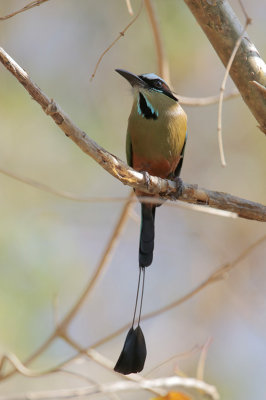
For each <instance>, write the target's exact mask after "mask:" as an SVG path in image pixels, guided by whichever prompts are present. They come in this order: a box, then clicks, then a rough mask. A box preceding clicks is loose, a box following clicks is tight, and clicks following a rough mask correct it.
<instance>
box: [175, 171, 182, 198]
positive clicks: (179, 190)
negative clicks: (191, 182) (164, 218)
mask: <svg viewBox="0 0 266 400" xmlns="http://www.w3.org/2000/svg"><path fill="white" fill-rule="evenodd" d="M174 181H175V183H176V192H175V193H174V197H175V199H178V197H180V196H182V193H183V181H182V179H181V178H180V177H179V176H177V177H175V179H174Z"/></svg>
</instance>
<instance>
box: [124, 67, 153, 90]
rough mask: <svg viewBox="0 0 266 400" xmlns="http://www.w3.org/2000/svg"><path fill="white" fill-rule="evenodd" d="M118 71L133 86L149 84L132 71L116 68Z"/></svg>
mask: <svg viewBox="0 0 266 400" xmlns="http://www.w3.org/2000/svg"><path fill="white" fill-rule="evenodd" d="M116 72H118V73H119V74H120V75H122V76H123V78H125V79H126V80H127V81H128V82H129V83H130V85H131V86H132V87H134V86H139V87H145V86H147V84H146V83H145V82H144V81H143V80H142V79H141V78H140V77H139V76H138V75H135V74H132V73H131V72H128V71H125V70H124V69H116Z"/></svg>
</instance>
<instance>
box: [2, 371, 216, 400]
mask: <svg viewBox="0 0 266 400" xmlns="http://www.w3.org/2000/svg"><path fill="white" fill-rule="evenodd" d="M172 387H182V388H188V389H196V390H202V391H203V392H204V393H205V394H206V395H208V396H209V397H210V398H212V399H213V400H219V398H220V397H219V394H218V392H217V389H216V388H215V387H214V386H212V385H209V384H208V383H206V382H203V381H199V380H197V379H194V378H182V377H180V376H171V377H167V378H159V379H151V380H142V381H140V382H125V381H116V382H113V383H107V384H101V385H90V386H87V387H83V388H76V389H59V390H46V391H41V392H32V393H19V394H17V395H16V394H14V395H6V396H1V397H0V400H50V399H69V398H72V399H77V398H81V397H84V396H91V395H95V394H111V393H118V392H123V391H133V390H155V389H158V388H172Z"/></svg>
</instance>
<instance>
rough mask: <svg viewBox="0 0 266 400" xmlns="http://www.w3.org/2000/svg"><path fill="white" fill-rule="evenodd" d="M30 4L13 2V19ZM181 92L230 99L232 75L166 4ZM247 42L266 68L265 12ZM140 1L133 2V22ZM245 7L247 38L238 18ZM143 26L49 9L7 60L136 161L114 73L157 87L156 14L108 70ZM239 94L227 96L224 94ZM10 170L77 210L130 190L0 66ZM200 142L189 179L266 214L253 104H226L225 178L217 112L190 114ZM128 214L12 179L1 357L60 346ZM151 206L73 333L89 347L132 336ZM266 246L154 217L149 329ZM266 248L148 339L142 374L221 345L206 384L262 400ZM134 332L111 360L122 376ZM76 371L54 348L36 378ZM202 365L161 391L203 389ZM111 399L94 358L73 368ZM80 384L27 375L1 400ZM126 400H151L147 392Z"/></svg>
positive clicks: (251, 228) (25, 21)
mask: <svg viewBox="0 0 266 400" xmlns="http://www.w3.org/2000/svg"><path fill="white" fill-rule="evenodd" d="M26 3H27V2H24V1H23V2H22V1H21V0H9V1H6V2H3V1H2V2H1V5H0V15H1V16H3V15H6V14H8V13H9V12H11V11H14V10H16V9H18V8H21V7H22V6H24V5H25V4H26ZM153 3H154V6H155V7H156V11H157V15H158V20H159V23H160V28H161V33H162V37H163V43H164V46H165V52H166V55H167V57H168V60H169V66H170V73H171V81H172V86H173V88H174V90H175V91H176V92H177V93H178V94H180V95H183V96H191V97H204V96H209V95H214V94H218V92H219V87H220V85H221V81H222V79H223V74H224V67H223V66H222V64H221V62H220V61H219V59H218V57H217V56H216V54H215V52H214V50H213V49H212V47H211V45H210V44H209V42H208V40H207V38H206V37H205V36H204V34H203V33H202V31H201V29H200V27H199V26H198V25H197V23H196V21H195V20H194V17H193V16H192V15H191V13H190V11H189V10H188V8H187V7H186V5H185V3H184V2H183V1H179V0H167V1H162V0H157V1H154V2H153ZM244 3H245V6H246V9H247V12H248V14H249V16H250V17H251V18H252V21H253V23H252V25H251V26H250V27H249V29H248V33H249V35H250V37H251V40H252V41H254V43H255V45H256V47H257V48H258V50H259V52H260V54H261V56H262V57H263V58H264V59H265V58H266V45H265V37H266V25H265V15H266V3H265V2H264V1H262V0H254V1H252V2H248V1H245V2H244ZM139 4H140V2H139V1H134V0H132V6H133V9H134V12H135V13H136V12H137V11H138V9H139ZM231 4H232V7H233V8H234V10H235V11H236V13H237V14H238V16H239V18H240V20H241V21H242V22H244V16H243V14H242V13H241V10H240V9H239V5H238V2H237V1H236V0H235V1H231ZM131 18H132V17H130V15H129V14H128V10H127V7H126V2H125V1H123V0H112V1H106V0H97V1H92V0H90V1H87V0H79V1H73V0H64V1H59V0H57V1H55V0H53V1H52V0H51V1H49V2H47V3H45V4H44V5H42V6H41V7H36V8H34V9H32V10H30V11H28V12H25V13H22V14H19V15H17V16H15V17H13V18H11V19H9V20H6V21H2V22H1V23H0V36H1V46H2V47H3V48H4V49H5V50H6V51H7V52H8V53H9V54H10V55H11V56H12V57H13V58H14V59H15V60H16V61H17V62H18V63H19V64H20V65H21V66H22V67H23V68H24V69H25V70H26V71H27V72H28V73H29V74H30V76H31V78H32V79H33V81H35V82H36V83H37V84H38V86H39V87H40V88H41V89H42V90H43V91H44V92H45V93H46V94H47V95H48V96H49V97H51V98H53V99H55V101H56V102H57V103H58V104H59V105H60V106H61V107H62V108H63V109H64V111H65V112H66V113H67V114H68V115H69V116H70V117H71V118H72V119H73V121H74V122H75V123H76V124H77V126H79V127H80V128H81V129H83V130H84V131H85V132H87V133H88V135H89V136H90V137H91V138H93V139H94V140H95V141H97V143H99V144H100V145H101V146H103V147H104V148H106V149H107V150H109V151H110V152H111V153H113V154H116V155H117V156H118V157H120V158H122V159H123V160H125V150H124V147H125V136H126V128H127V119H128V115H129V113H130V109H131V102H132V99H131V93H130V88H129V85H128V84H127V82H126V81H125V80H123V79H122V78H121V77H120V76H119V75H118V74H117V73H115V71H114V69H115V68H124V69H127V70H129V71H132V72H134V73H137V74H140V73H146V72H155V73H156V72H157V64H156V53H155V47H154V39H153V36H152V31H151V28H150V23H149V20H148V17H147V13H146V11H145V8H144V9H143V10H142V13H141V15H140V17H139V19H138V20H137V21H136V23H135V24H134V25H133V26H132V27H131V28H130V29H129V30H128V31H127V33H126V35H125V37H123V38H122V39H121V40H120V41H119V42H118V43H117V44H116V45H115V46H114V47H113V48H112V49H111V50H110V51H109V52H108V53H107V54H106V56H105V57H104V59H103V61H102V63H101V64H100V66H99V69H98V71H97V74H96V76H95V79H94V80H93V82H91V83H90V82H89V77H90V75H91V74H92V72H93V70H94V67H95V64H96V62H97V60H98V57H99V56H100V54H101V53H102V51H103V50H104V49H105V48H106V47H107V46H108V45H109V44H110V43H111V41H112V40H114V39H115V38H116V36H117V35H118V33H119V32H120V31H121V30H122V29H123V28H124V27H125V26H126V25H127V23H128V22H129V21H130V20H131ZM233 87H234V85H233V84H232V82H231V81H230V80H229V81H228V83H227V92H229V91H230V90H232V88H233ZM0 88H1V95H0V167H2V168H5V169H8V170H10V171H12V172H14V173H18V174H20V175H23V176H25V177H28V178H32V179H34V180H36V181H39V182H42V183H46V184H47V185H50V186H52V187H54V188H56V189H58V190H66V191H70V192H72V193H75V194H77V195H87V196H102V197H106V198H108V197H112V196H124V197H126V196H127V195H128V193H129V191H130V189H129V188H128V187H126V186H123V185H122V184H121V183H120V182H118V181H116V180H115V179H114V178H113V177H111V176H110V175H109V174H107V173H106V172H105V171H104V170H103V169H102V168H101V167H100V166H99V165H98V164H96V163H95V162H94V161H93V160H92V159H90V158H89V157H88V156H86V155H85V154H84V153H82V151H81V150H80V149H79V148H78V147H77V146H76V145H75V144H74V143H72V142H71V141H70V140H68V139H67V138H66V137H65V135H64V134H63V133H62V131H61V130H60V129H59V128H58V127H57V126H56V125H55V124H54V122H53V121H52V120H51V119H50V118H49V117H47V116H46V115H45V114H44V113H43V111H42V109H41V108H40V106H39V105H38V104H37V103H36V102H35V101H33V100H32V99H31V98H30V96H29V95H28V94H27V93H26V91H25V90H24V88H23V87H22V86H21V85H19V83H18V82H17V81H16V80H15V79H14V77H13V76H11V74H10V73H9V72H8V71H7V70H6V69H5V68H4V67H3V66H2V65H1V66H0ZM184 108H185V111H186V112H187V114H188V121H189V122H188V124H189V130H188V133H189V137H188V142H187V147H186V154H185V160H184V164H183V170H182V174H181V176H182V178H183V179H184V181H185V182H188V183H197V184H199V185H200V186H203V187H205V188H208V189H212V190H219V191H225V192H228V193H231V194H234V195H236V196H240V197H243V198H246V199H249V200H253V201H257V202H261V203H263V202H265V194H266V190H265V173H266V168H265V156H266V151H265V137H264V135H263V134H262V132H261V131H260V130H258V128H257V127H256V126H257V122H256V120H255V119H254V118H253V116H252V115H251V113H250V111H249V109H248V108H247V106H246V105H245V104H244V103H243V101H242V100H241V98H237V99H234V100H230V101H227V102H225V103H224V111H223V137H224V147H225V155H226V160H227V167H226V168H222V167H221V164H220V159H219V152H218V144H217V105H212V106H208V107H187V106H186V107H184ZM122 207H123V203H111V202H107V203H94V204H89V203H82V202H74V201H69V200H66V199H63V198H59V197H55V196H53V195H52V194H49V193H45V192H43V191H40V190H38V189H36V188H33V187H30V186H27V185H25V184H22V183H20V182H17V181H15V180H13V179H11V178H9V177H7V176H5V175H3V174H0V221H1V223H0V355H1V354H3V353H5V352H13V353H15V354H16V355H17V356H18V357H19V358H20V359H21V360H25V359H26V358H27V357H28V356H29V355H30V354H31V353H32V352H33V351H34V350H36V349H37V348H38V346H40V345H41V344H42V343H43V341H44V340H45V339H46V338H47V337H48V336H49V335H50V334H51V332H52V331H53V330H54V326H55V325H54V316H53V314H54V303H55V299H57V314H58V318H59V320H60V319H61V318H62V317H63V316H64V315H65V313H66V312H67V311H68V310H69V309H70V307H71V306H72V305H73V304H74V302H75V300H76V299H77V298H78V296H79V295H80V293H81V292H82V290H83V289H84V287H85V286H86V283H87V281H88V280H89V279H90V277H91V276H92V274H93V271H94V270H95V268H96V266H97V263H98V262H99V260H100V257H101V254H102V252H103V249H104V248H105V246H106V243H107V240H108V239H109V237H110V235H111V233H112V229H113V227H114V224H115V223H116V221H117V218H118V216H119V214H120V212H121V209H122ZM139 208H140V207H139V205H135V206H134V218H129V219H128V222H127V224H126V227H125V229H124V231H123V234H122V236H121V238H120V240H119V243H118V246H117V248H116V249H115V252H114V253H113V257H112V260H111V262H110V264H109V265H108V267H107V268H106V270H105V273H104V274H103V275H102V276H101V278H100V280H99V281H98V283H97V285H96V287H95V288H94V290H93V291H92V292H91V293H90V296H89V297H88V299H87V301H86V302H85V303H84V306H83V307H82V308H81V309H80V311H79V313H78V314H77V316H76V317H75V319H74V320H73V322H72V323H71V325H70V329H69V333H70V335H71V337H73V339H75V340H76V341H77V342H78V343H79V344H80V345H81V346H89V345H90V344H93V343H94V342H96V341H97V340H99V339H101V338H104V337H105V336H106V335H108V334H109V333H112V332H113V331H114V330H116V329H118V328H119V327H120V326H122V325H124V324H125V323H127V322H129V321H130V319H131V317H132V312H133V306H134V298H135V292H136V285H137V275H138V267H137V266H138V264H137V263H138V241H139ZM263 234H265V227H264V226H263V224H262V223H259V222H254V221H248V220H244V219H230V218H225V217H220V216H214V215H209V214H205V213H201V212H196V211H192V210H187V209H184V208H182V207H178V208H177V207H176V208H172V207H168V206H167V205H164V206H163V207H161V208H160V209H158V212H157V219H156V241H155V252H154V262H153V264H152V266H151V267H150V268H149V269H148V271H147V274H146V290H145V298H144V306H143V307H144V313H146V312H150V311H153V310H156V309H158V308H160V307H162V306H164V305H166V304H168V303H169V302H171V301H174V300H175V299H178V298H179V297H181V296H183V295H185V294H186V293H188V292H189V291H190V290H191V289H193V288H194V287H195V286H196V285H198V284H199V283H201V282H202V281H203V280H204V279H206V278H207V277H208V276H209V275H210V274H211V273H212V272H213V271H215V270H216V269H218V267H219V266H221V265H223V264H224V263H226V262H229V261H231V260H234V259H235V258H236V257H237V256H238V255H239V254H240V253H241V252H242V251H243V250H244V249H246V248H247V247H248V246H249V245H250V244H252V243H254V242H255V241H256V240H258V239H259V238H260V237H261V236H262V235H263ZM265 256H266V251H265V245H263V244H262V245H260V246H258V247H257V248H256V249H255V251H253V252H252V253H250V254H249V255H248V256H247V257H246V258H245V259H244V260H243V261H242V262H241V263H239V264H238V265H237V266H236V267H235V268H234V269H233V271H232V272H231V273H230V275H229V277H228V279H227V280H226V281H222V282H219V283H216V284H214V285H212V286H209V287H207V288H206V289H205V290H203V291H202V292H200V293H199V294H198V295H197V296H195V297H193V298H192V299H190V300H189V301H187V302H186V303H184V304H182V305H181V306H179V307H177V308H175V309H172V310H171V311H169V312H167V313H164V314H163V315H161V316H158V317H156V318H153V319H151V320H148V321H147V322H143V323H142V328H143V331H144V333H145V337H146V341H147V348H148V357H147V361H146V365H145V369H144V371H143V372H144V374H145V373H148V372H149V371H150V370H151V369H153V368H154V367H156V366H157V365H159V364H161V363H162V362H164V361H165V360H167V359H169V358H170V357H172V356H173V355H178V354H179V353H183V352H187V351H189V350H190V349H191V348H193V347H194V346H195V345H203V344H204V343H206V341H207V340H208V338H212V343H211V345H210V347H209V349H208V354H207V360H206V366H205V375H204V378H205V380H206V381H207V382H210V383H212V384H214V385H216V386H217V388H218V390H219V392H220V394H221V396H222V398H224V399H225V398H234V399H241V400H249V399H251V398H257V399H259V398H265V396H266V391H265V385H264V381H265V373H266V300H265V279H266V272H265V268H264V267H265ZM124 337H125V332H124V333H123V334H122V335H120V336H118V337H116V338H115V339H113V340H112V341H110V342H108V343H106V344H104V345H103V346H101V347H99V348H98V350H99V351H100V352H101V353H102V354H103V355H105V356H106V357H108V358H109V359H110V360H112V361H113V362H116V360H117V357H118V355H119V353H120V351H121V348H122V345H123V341H124ZM72 355H74V351H73V350H72V349H71V348H70V347H68V346H67V345H65V344H64V343H63V342H62V341H60V340H57V341H55V342H54V344H53V345H52V346H51V347H49V349H48V351H47V352H45V354H43V355H42V357H40V358H39V359H38V360H37V361H36V362H34V363H33V364H32V367H34V368H39V369H40V368H41V369H44V368H49V367H51V366H53V365H57V363H59V362H61V361H63V360H65V359H67V358H69V357H71V356H72ZM198 358H199V352H196V353H195V354H192V355H188V356H187V357H185V358H184V359H182V360H181V359H174V360H171V361H169V362H168V363H166V364H165V365H164V366H162V367H160V368H158V369H156V370H155V371H154V372H152V373H151V375H149V377H151V378H152V377H159V376H169V375H172V374H174V373H175V369H176V368H179V369H181V370H182V371H183V372H184V373H185V374H186V375H188V376H192V377H193V376H195V374H196V368H197V363H198ZM68 368H69V369H71V370H75V371H80V372H82V373H83V374H85V375H87V376H89V377H90V378H92V379H95V380H96V381H97V382H100V383H105V382H109V381H113V380H114V379H116V378H117V377H116V376H114V375H113V374H112V373H111V372H109V371H107V370H105V369H103V368H101V367H99V366H97V365H96V364H94V363H93V362H90V361H88V360H86V359H85V358H84V359H83V358H81V359H79V360H78V362H75V363H73V364H71V365H70V366H69V367H68ZM84 384H86V382H85V383H84V382H83V381H81V380H79V379H77V378H73V377H69V376H66V375H64V374H57V375H52V376H47V377H45V378H39V379H29V378H25V377H22V376H18V375H15V376H13V377H12V378H10V379H8V380H6V381H3V382H1V383H0V394H1V395H4V394H7V393H14V392H20V391H21V392H22V391H26V390H27V391H33V390H43V389H46V390H47V389H55V388H67V387H78V386H80V385H81V386H83V385H84ZM121 397H122V398H125V399H133V398H136V397H137V398H139V399H148V398H150V397H152V396H151V395H150V394H149V393H147V392H141V393H139V392H138V393H126V394H123V395H121Z"/></svg>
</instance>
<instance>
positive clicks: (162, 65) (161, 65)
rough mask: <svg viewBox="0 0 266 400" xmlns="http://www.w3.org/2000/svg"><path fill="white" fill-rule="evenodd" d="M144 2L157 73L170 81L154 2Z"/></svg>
mask: <svg viewBox="0 0 266 400" xmlns="http://www.w3.org/2000/svg"><path fill="white" fill-rule="evenodd" d="M144 4H145V7H146V10H147V14H148V17H149V20H150V23H151V28H152V32H153V37H154V43H155V49H156V54H157V65H158V73H159V75H160V76H161V77H162V78H163V79H165V80H166V81H167V82H168V83H170V75H169V66H168V61H167V58H166V57H165V51H164V47H163V43H162V37H161V33H160V28H159V23H158V21H157V18H156V13H155V9H154V4H152V2H151V0H144Z"/></svg>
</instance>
